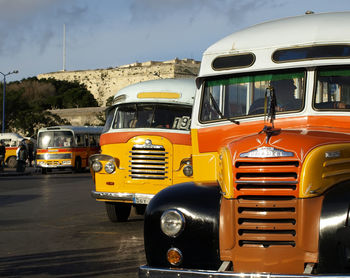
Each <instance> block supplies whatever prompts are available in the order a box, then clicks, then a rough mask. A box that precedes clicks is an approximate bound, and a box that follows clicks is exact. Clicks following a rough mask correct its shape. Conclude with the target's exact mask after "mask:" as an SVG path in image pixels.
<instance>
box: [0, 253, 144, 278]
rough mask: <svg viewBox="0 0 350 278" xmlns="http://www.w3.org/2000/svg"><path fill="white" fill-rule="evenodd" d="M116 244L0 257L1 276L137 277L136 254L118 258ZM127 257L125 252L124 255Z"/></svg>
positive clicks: (137, 263)
mask: <svg viewBox="0 0 350 278" xmlns="http://www.w3.org/2000/svg"><path fill="white" fill-rule="evenodd" d="M116 252H117V250H116V249H115V248H112V247H108V248H97V249H81V250H67V251H58V252H48V253H36V254H29V255H23V256H12V257H2V258H0V277H24V276H26V277H28V276H40V277H46V276H53V277H97V276H101V277H106V276H108V275H111V276H112V275H113V277H118V276H119V275H118V274H121V276H120V277H137V271H138V266H139V265H140V261H139V259H138V256H137V254H135V255H136V256H133V257H131V256H124V257H125V258H123V259H119V260H118V262H117V261H116V260H115V256H116ZM120 256H123V254H120Z"/></svg>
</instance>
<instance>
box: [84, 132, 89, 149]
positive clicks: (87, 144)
mask: <svg viewBox="0 0 350 278" xmlns="http://www.w3.org/2000/svg"><path fill="white" fill-rule="evenodd" d="M84 141H85V145H84V147H88V146H89V135H87V134H84Z"/></svg>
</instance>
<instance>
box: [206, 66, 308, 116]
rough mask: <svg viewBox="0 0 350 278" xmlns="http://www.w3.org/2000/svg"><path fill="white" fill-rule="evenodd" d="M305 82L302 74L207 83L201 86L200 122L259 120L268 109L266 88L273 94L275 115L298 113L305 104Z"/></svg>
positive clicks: (217, 80)
mask: <svg viewBox="0 0 350 278" xmlns="http://www.w3.org/2000/svg"><path fill="white" fill-rule="evenodd" d="M304 80H305V72H304V71H297V72H285V73H281V72H280V71H279V72H278V73H275V72H271V73H265V74H255V75H252V74H251V75H239V76H229V77H227V78H224V79H216V80H208V81H206V82H205V86H204V94H203V98H202V105H201V113H200V120H201V121H202V122H207V121H215V120H221V119H222V118H242V117H247V116H255V115H260V116H261V115H263V114H264V113H265V111H266V109H267V108H266V106H267V103H268V97H267V99H266V101H265V94H266V90H267V89H268V88H269V86H271V87H272V88H273V90H274V92H275V96H276V100H277V107H276V111H277V113H285V112H292V111H293V112H297V111H300V110H301V109H302V108H303V103H304V101H303V100H304V94H305V93H304V92H305V89H304ZM215 106H217V107H215ZM218 109H219V110H220V111H217V110H218ZM220 114H221V115H220Z"/></svg>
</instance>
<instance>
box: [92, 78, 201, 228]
mask: <svg viewBox="0 0 350 278" xmlns="http://www.w3.org/2000/svg"><path fill="white" fill-rule="evenodd" d="M195 90H196V87H195V81H194V79H160V80H152V81H146V82H140V83H138V84H133V85H130V86H128V87H125V88H123V89H122V90H120V91H119V92H118V93H117V94H116V95H115V96H114V104H113V105H112V106H111V107H110V108H109V110H108V112H107V113H108V114H107V118H106V125H105V127H104V131H103V133H102V135H101V154H97V155H93V156H91V157H90V166H91V172H92V175H93V179H94V182H95V187H96V188H95V190H93V191H92V196H93V197H94V198H95V199H96V200H97V201H102V202H105V204H106V211H107V215H108V217H109V219H110V220H111V221H112V222H120V221H127V219H128V217H129V215H130V210H131V207H132V206H134V207H135V208H136V212H137V213H140V214H142V213H143V211H144V209H145V207H146V205H147V204H148V203H149V201H150V200H151V199H152V197H153V196H154V195H155V194H156V193H158V192H159V191H160V190H162V189H163V188H165V187H168V186H170V185H173V184H175V183H179V182H186V181H191V180H192V162H191V136H190V123H191V113H192V104H193V101H194V95H195Z"/></svg>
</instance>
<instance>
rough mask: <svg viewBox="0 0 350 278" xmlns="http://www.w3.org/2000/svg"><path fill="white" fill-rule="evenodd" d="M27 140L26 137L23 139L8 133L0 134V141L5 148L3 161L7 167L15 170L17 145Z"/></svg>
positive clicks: (16, 134) (15, 134)
mask: <svg viewBox="0 0 350 278" xmlns="http://www.w3.org/2000/svg"><path fill="white" fill-rule="evenodd" d="M26 139H28V137H26V138H25V137H23V136H21V135H19V134H18V133H13V132H8V133H0V140H1V141H3V142H4V144H5V147H6V154H5V160H4V162H5V163H6V165H7V167H9V168H16V166H17V159H16V151H17V148H18V146H19V144H20V143H21V142H22V141H24V140H26Z"/></svg>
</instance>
